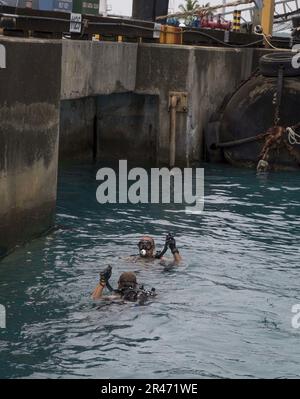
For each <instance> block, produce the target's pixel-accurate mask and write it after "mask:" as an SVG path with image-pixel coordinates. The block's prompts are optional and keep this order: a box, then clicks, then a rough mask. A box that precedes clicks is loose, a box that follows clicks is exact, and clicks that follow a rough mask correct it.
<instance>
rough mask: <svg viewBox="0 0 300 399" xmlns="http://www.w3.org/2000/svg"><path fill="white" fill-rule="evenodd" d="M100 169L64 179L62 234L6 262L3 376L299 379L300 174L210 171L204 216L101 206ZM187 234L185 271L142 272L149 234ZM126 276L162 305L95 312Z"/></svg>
mask: <svg viewBox="0 0 300 399" xmlns="http://www.w3.org/2000/svg"><path fill="white" fill-rule="evenodd" d="M96 170H97V168H96V167H95V166H93V165H92V164H73V165H69V166H65V167H63V168H62V169H61V172H60V177H59V192H58V207H57V223H58V225H60V226H61V228H60V229H58V230H57V231H55V232H54V233H53V234H51V235H49V236H47V237H43V238H40V239H38V240H35V241H33V242H32V243H30V244H28V245H26V246H25V247H24V248H20V249H18V250H17V251H16V252H14V253H13V254H12V255H10V256H9V257H7V258H6V259H4V261H2V262H1V265H0V303H2V304H3V305H5V306H6V309H7V329H6V330H0V377H2V378H14V377H22V378H28V377H31V378H38V377H41V378H68V377H71V378H74V377H79V378H88V377H92V378H105V377H119V378H132V377H137V378H150V377H153V378H162V377H167V378H186V377H191V378H203V377H209V378H212V377H229V378H237V377H246V378H251V377H278V378H282V377H299V376H300V356H299V355H300V346H299V339H300V329H299V330H297V329H294V328H292V323H291V320H292V317H293V313H292V311H291V309H292V306H293V305H294V304H297V303H300V289H299V281H300V280H299V275H300V270H299V216H300V207H299V206H300V176H299V174H297V173H290V174H287V173H279V174H272V175H270V176H269V177H268V178H258V177H257V176H256V175H255V173H254V172H253V171H248V170H238V169H233V168H231V167H228V166H205V173H206V188H205V194H206V205H205V213H204V214H203V216H196V217H195V216H189V215H186V214H185V213H184V212H183V208H182V206H179V205H171V206H168V205H165V206H150V205H140V206H133V205H111V206H100V205H99V204H97V202H96V199H95V192H96V188H97V184H96V181H95V174H96ZM170 230H171V231H173V232H174V233H175V234H176V236H177V241H178V246H179V248H180V250H181V252H182V254H183V257H184V259H185V262H184V264H183V265H181V266H179V267H177V268H175V269H173V270H165V269H164V268H163V267H162V266H161V265H159V264H157V263H155V264H153V265H150V264H147V265H143V264H139V263H137V264H132V263H130V262H128V261H127V260H126V259H125V258H126V256H127V255H131V254H134V253H136V249H137V247H136V242H137V240H138V238H139V236H140V235H141V234H143V233H145V232H146V233H149V234H152V235H153V236H154V237H155V239H156V240H157V246H158V247H161V246H162V244H163V237H164V235H165V234H166V233H167V232H168V231H170ZM108 263H110V264H112V265H113V267H114V271H113V277H112V283H113V285H116V281H117V278H118V276H119V274H120V273H121V272H123V271H126V270H130V271H136V272H137V274H138V279H139V281H140V282H143V283H145V284H146V285H147V286H148V287H150V288H151V287H152V286H154V287H156V289H157V291H158V293H159V295H158V297H157V298H156V299H155V300H154V301H153V302H150V303H148V304H147V305H146V306H137V305H135V304H125V305H120V304H118V303H112V304H110V303H102V302H101V303H93V302H92V301H91V299H90V293H91V291H92V290H93V288H94V286H95V284H96V283H97V279H98V272H99V270H101V269H102V268H103V267H104V266H106V265H107V264H108Z"/></svg>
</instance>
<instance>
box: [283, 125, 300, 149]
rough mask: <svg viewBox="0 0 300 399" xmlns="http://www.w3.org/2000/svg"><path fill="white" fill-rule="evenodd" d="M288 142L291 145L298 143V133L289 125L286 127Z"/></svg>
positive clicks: (299, 140) (299, 136)
mask: <svg viewBox="0 0 300 399" xmlns="http://www.w3.org/2000/svg"><path fill="white" fill-rule="evenodd" d="M286 131H287V134H288V139H289V143H290V144H291V145H295V144H300V134H298V133H296V132H295V130H294V129H293V128H291V127H287V128H286Z"/></svg>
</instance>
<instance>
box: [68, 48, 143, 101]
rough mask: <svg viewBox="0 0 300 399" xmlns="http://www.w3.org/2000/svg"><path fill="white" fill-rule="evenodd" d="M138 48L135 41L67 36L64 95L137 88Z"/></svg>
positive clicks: (118, 91) (94, 93) (105, 92)
mask: <svg viewBox="0 0 300 399" xmlns="http://www.w3.org/2000/svg"><path fill="white" fill-rule="evenodd" d="M137 49H138V45H137V44H135V43H113V42H92V41H89V42H87V41H75V40H73V41H68V40H64V41H63V47H62V86H61V99H62V100H72V99H77V98H83V97H90V96H97V95H100V94H111V93H124V92H129V91H133V90H134V88H135V79H136V65H137V62H136V61H137Z"/></svg>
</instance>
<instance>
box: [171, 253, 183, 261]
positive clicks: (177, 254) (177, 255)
mask: <svg viewBox="0 0 300 399" xmlns="http://www.w3.org/2000/svg"><path fill="white" fill-rule="evenodd" d="M173 256H174V261H175V263H180V262H181V261H182V257H181V255H180V253H179V251H178V252H175V253H174V254H173Z"/></svg>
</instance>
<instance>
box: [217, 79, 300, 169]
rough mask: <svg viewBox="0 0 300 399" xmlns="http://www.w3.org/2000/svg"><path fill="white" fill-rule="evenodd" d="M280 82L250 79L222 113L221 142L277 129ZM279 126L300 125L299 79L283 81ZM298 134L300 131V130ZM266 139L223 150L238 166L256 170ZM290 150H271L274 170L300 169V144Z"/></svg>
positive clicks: (270, 159)
mask: <svg viewBox="0 0 300 399" xmlns="http://www.w3.org/2000/svg"><path fill="white" fill-rule="evenodd" d="M276 88H277V79H276V78H267V77H263V76H261V75H259V76H255V77H253V78H251V79H250V80H249V81H248V82H246V83H245V84H244V85H243V86H242V87H241V88H240V89H239V90H238V91H237V92H236V93H235V94H234V95H233V96H232V97H231V99H230V100H229V102H228V104H227V105H226V107H225V110H224V112H223V114H222V118H221V123H220V135H219V142H221V143H224V142H225V143H226V142H230V141H236V140H240V139H245V138H248V137H253V136H256V135H259V134H261V133H266V132H267V131H268V129H270V128H271V127H272V126H274V119H275V108H276V107H275V105H274V101H273V100H274V93H276ZM280 117H281V121H280V125H281V126H284V127H288V126H294V125H296V124H298V123H299V122H300V78H299V77H294V78H284V88H283V96H282V104H281V107H280ZM298 132H299V131H298ZM264 143H265V142H264V140H260V141H254V142H251V143H247V144H240V145H238V146H233V147H229V148H224V150H223V151H224V156H225V158H226V159H227V161H229V162H230V163H231V164H233V165H236V166H243V167H250V168H252V167H253V168H254V167H255V168H256V166H257V163H258V161H259V160H260V154H261V152H262V149H263V146H264ZM292 148H293V151H292V152H291V151H288V149H287V148H286V146H285V145H280V146H279V148H278V149H276V150H273V151H271V153H270V158H269V163H270V166H271V168H272V169H275V170H288V169H299V168H300V162H299V161H300V145H294V146H293V147H292Z"/></svg>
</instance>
